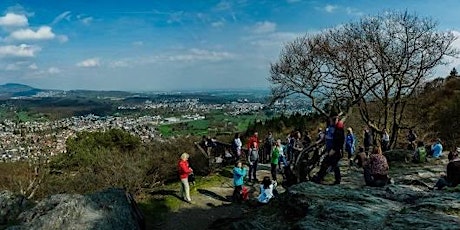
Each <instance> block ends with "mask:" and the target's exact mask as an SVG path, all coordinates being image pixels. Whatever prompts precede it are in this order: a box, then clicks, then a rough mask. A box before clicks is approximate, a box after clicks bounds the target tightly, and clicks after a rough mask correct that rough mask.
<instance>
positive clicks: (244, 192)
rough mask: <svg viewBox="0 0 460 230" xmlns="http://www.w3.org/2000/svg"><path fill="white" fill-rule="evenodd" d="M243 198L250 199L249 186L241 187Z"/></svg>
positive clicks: (244, 199)
mask: <svg viewBox="0 0 460 230" xmlns="http://www.w3.org/2000/svg"><path fill="white" fill-rule="evenodd" d="M241 199H242V200H243V201H246V200H248V199H249V190H248V188H246V187H244V186H243V188H242V189H241Z"/></svg>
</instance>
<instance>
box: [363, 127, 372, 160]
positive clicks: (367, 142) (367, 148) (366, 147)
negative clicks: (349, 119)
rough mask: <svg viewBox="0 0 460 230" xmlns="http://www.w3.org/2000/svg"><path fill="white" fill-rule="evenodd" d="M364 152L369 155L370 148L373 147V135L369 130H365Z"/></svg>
mask: <svg viewBox="0 0 460 230" xmlns="http://www.w3.org/2000/svg"><path fill="white" fill-rule="evenodd" d="M363 144H364V151H365V152H366V154H368V155H369V151H370V147H371V145H372V133H371V131H370V129H369V128H365V129H364V140H363Z"/></svg>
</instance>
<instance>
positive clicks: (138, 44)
mask: <svg viewBox="0 0 460 230" xmlns="http://www.w3.org/2000/svg"><path fill="white" fill-rule="evenodd" d="M132 45H133V46H143V45H144V42H143V41H135V42H133V43H132Z"/></svg>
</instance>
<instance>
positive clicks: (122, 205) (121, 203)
mask: <svg viewBox="0 0 460 230" xmlns="http://www.w3.org/2000/svg"><path fill="white" fill-rule="evenodd" d="M130 202H131V200H130V199H129V198H128V196H127V195H126V193H125V192H124V191H123V190H120V189H108V190H106V191H103V192H99V193H94V194H89V195H69V194H58V195H53V196H50V197H49V198H47V199H45V200H42V201H41V202H39V203H38V204H37V205H36V206H35V207H33V208H32V209H30V210H27V211H24V212H22V213H21V214H20V215H19V217H18V219H17V221H19V222H20V224H19V225H16V226H12V227H9V228H8V229H10V230H13V229H82V230H83V229H142V228H143V226H142V219H141V216H139V213H137V212H136V209H135V203H130Z"/></svg>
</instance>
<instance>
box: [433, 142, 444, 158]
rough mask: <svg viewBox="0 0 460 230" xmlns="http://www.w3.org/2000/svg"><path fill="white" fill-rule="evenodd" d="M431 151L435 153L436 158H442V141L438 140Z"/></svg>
mask: <svg viewBox="0 0 460 230" xmlns="http://www.w3.org/2000/svg"><path fill="white" fill-rule="evenodd" d="M431 151H433V157H434V158H440V157H442V144H441V139H439V138H438V139H437V140H436V142H435V143H434V144H433V146H431Z"/></svg>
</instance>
